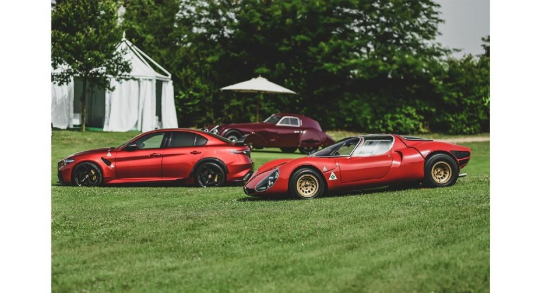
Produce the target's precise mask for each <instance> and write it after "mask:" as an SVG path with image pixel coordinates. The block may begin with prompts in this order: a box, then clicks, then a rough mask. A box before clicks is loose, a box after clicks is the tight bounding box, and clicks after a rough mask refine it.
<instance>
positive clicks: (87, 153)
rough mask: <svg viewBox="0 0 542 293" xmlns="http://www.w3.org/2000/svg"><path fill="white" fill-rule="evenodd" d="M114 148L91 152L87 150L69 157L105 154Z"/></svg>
mask: <svg viewBox="0 0 542 293" xmlns="http://www.w3.org/2000/svg"><path fill="white" fill-rule="evenodd" d="M114 149H115V148H101V149H92V150H88V151H83V152H79V153H75V154H73V155H71V156H69V157H74V156H81V155H90V154H98V153H104V154H105V153H107V152H108V151H112V150H114Z"/></svg>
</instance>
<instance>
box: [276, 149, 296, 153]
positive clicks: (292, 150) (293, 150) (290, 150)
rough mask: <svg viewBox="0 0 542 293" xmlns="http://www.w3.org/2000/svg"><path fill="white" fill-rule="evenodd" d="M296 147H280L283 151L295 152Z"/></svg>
mask: <svg viewBox="0 0 542 293" xmlns="http://www.w3.org/2000/svg"><path fill="white" fill-rule="evenodd" d="M296 149H297V148H280V150H281V151H282V152H283V153H295V150H296Z"/></svg>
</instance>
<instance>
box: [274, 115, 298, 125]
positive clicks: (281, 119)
mask: <svg viewBox="0 0 542 293" xmlns="http://www.w3.org/2000/svg"><path fill="white" fill-rule="evenodd" d="M285 118H295V119H297V122H298V124H297V125H291V124H280V123H281V122H282V121H283V120H284V119H285ZM301 123H302V122H301V119H299V118H298V117H294V116H282V118H280V120H279V122H277V124H276V125H277V126H290V127H301Z"/></svg>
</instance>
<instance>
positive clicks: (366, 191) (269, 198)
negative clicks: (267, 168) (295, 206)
mask: <svg viewBox="0 0 542 293" xmlns="http://www.w3.org/2000/svg"><path fill="white" fill-rule="evenodd" d="M419 188H421V185H420V184H404V185H388V186H379V187H371V188H365V189H356V190H349V191H342V192H331V193H327V194H325V195H324V196H321V197H318V198H315V199H314V200H320V199H324V198H341V197H348V196H365V195H371V194H378V193H385V192H394V191H404V190H410V189H419ZM284 200H301V199H297V198H294V197H293V196H290V195H288V194H283V195H274V196H272V195H268V196H251V197H243V198H240V199H238V201H241V202H253V201H284Z"/></svg>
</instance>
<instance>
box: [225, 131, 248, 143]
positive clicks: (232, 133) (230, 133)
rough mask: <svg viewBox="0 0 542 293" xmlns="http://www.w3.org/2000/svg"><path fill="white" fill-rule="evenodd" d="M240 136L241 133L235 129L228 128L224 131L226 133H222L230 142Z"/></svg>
mask: <svg viewBox="0 0 542 293" xmlns="http://www.w3.org/2000/svg"><path fill="white" fill-rule="evenodd" d="M241 136H243V135H242V134H241V133H240V132H239V131H237V130H230V131H228V132H227V133H226V135H224V137H225V138H226V139H227V140H229V141H232V142H236V141H238V140H239V139H240V138H241Z"/></svg>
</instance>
